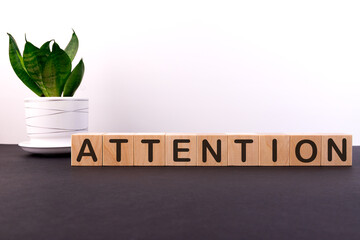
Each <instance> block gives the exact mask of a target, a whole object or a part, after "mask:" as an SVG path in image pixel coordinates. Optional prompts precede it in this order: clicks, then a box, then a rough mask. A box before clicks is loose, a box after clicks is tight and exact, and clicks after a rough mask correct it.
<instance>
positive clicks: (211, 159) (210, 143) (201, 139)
mask: <svg viewBox="0 0 360 240" xmlns="http://www.w3.org/2000/svg"><path fill="white" fill-rule="evenodd" d="M197 165H198V166H227V136H226V134H199V135H198V136H197Z"/></svg>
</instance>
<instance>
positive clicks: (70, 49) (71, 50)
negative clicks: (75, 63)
mask: <svg viewBox="0 0 360 240" xmlns="http://www.w3.org/2000/svg"><path fill="white" fill-rule="evenodd" d="M78 48H79V39H78V38H77V36H76V33H75V31H74V30H73V34H72V36H71V39H70V42H69V43H68V45H67V46H66V48H65V52H66V53H67V55H68V56H69V58H70V59H71V61H72V60H74V58H75V56H76V53H77V50H78Z"/></svg>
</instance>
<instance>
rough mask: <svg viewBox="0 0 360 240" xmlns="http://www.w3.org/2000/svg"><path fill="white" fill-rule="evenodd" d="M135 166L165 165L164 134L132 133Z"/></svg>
mask: <svg viewBox="0 0 360 240" xmlns="http://www.w3.org/2000/svg"><path fill="white" fill-rule="evenodd" d="M134 165H135V166H165V134H164V133H155V134H152V133H142V134H141V133H139V134H135V135H134Z"/></svg>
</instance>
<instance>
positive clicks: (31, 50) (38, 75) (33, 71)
mask: <svg viewBox="0 0 360 240" xmlns="http://www.w3.org/2000/svg"><path fill="white" fill-rule="evenodd" d="M42 55H43V54H41V51H40V49H39V48H37V47H35V46H34V45H33V44H32V43H31V42H28V41H26V43H25V48H24V54H23V56H24V65H25V68H26V70H27V72H28V74H29V76H30V77H31V78H32V79H33V80H34V81H35V82H36V84H37V85H38V86H39V87H40V89H41V90H42V92H43V93H44V95H45V96H46V97H48V96H49V94H48V92H47V89H46V88H45V86H44V83H43V80H42V69H43V66H42V65H41V63H40V61H39V59H40V58H42ZM45 58H46V57H45Z"/></svg>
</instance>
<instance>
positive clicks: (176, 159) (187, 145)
mask: <svg viewBox="0 0 360 240" xmlns="http://www.w3.org/2000/svg"><path fill="white" fill-rule="evenodd" d="M196 150H197V149H196V135H195V134H180V133H169V134H168V133H167V134H166V165H167V166H196V165H197V161H196V158H197V156H196Z"/></svg>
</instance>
